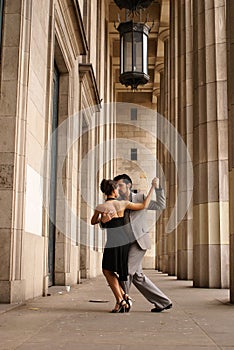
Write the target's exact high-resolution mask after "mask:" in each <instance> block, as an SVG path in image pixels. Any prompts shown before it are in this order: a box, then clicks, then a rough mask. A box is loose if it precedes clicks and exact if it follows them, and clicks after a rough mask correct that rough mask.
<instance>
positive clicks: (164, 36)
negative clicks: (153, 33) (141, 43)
mask: <svg viewBox="0 0 234 350" xmlns="http://www.w3.org/2000/svg"><path fill="white" fill-rule="evenodd" d="M169 36H170V29H169V27H163V28H160V29H159V34H158V37H159V39H160V40H161V41H163V42H164V41H166V40H168V39H169Z"/></svg>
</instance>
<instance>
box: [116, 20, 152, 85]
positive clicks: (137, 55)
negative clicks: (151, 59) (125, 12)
mask: <svg viewBox="0 0 234 350" xmlns="http://www.w3.org/2000/svg"><path fill="white" fill-rule="evenodd" d="M117 30H118V31H119V33H120V78H119V80H120V82H121V84H123V85H125V86H131V87H132V89H133V90H135V89H137V86H138V85H144V84H146V83H147V82H148V81H149V78H150V77H149V75H148V34H149V30H150V28H149V27H148V26H147V24H145V23H134V22H133V21H128V22H123V23H120V24H119V26H118V28H117Z"/></svg>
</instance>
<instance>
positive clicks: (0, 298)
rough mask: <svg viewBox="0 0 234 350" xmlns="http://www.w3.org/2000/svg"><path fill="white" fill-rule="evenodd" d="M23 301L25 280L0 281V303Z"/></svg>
mask: <svg viewBox="0 0 234 350" xmlns="http://www.w3.org/2000/svg"><path fill="white" fill-rule="evenodd" d="M23 301H25V280H16V281H0V303H6V304H11V303H22V302H23Z"/></svg>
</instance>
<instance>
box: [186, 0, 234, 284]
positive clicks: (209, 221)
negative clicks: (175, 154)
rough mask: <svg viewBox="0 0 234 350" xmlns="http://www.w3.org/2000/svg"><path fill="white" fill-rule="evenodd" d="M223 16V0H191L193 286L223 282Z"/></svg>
mask: <svg viewBox="0 0 234 350" xmlns="http://www.w3.org/2000/svg"><path fill="white" fill-rule="evenodd" d="M225 20H226V19H225V0H210V1H204V0H196V1H193V39H194V63H193V67H194V74H193V77H194V104H193V106H194V107H193V121H194V155H193V159H194V181H195V184H194V209H193V215H194V221H193V223H194V224H193V230H194V235H193V237H194V243H193V247H194V264H193V267H194V286H195V287H210V288H227V287H228V283H229V254H228V253H229V246H228V243H229V227H228V222H229V217H228V212H229V204H228V199H229V198H228V144H227V74H226V30H225V29H226V28H225Z"/></svg>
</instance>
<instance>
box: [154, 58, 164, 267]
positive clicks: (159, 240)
mask: <svg viewBox="0 0 234 350" xmlns="http://www.w3.org/2000/svg"><path fill="white" fill-rule="evenodd" d="M156 70H157V72H158V73H159V75H160V92H159V94H158V97H157V112H158V113H159V114H162V111H163V105H164V63H163V62H158V63H157V64H156ZM161 132H162V130H161V129H160V128H158V127H157V133H158V134H160V133H161ZM159 137H160V135H159ZM157 158H158V162H159V164H160V165H161V167H162V169H163V171H164V157H163V145H162V144H161V143H160V142H158V143H157ZM157 175H158V176H159V177H161V176H160V174H158V173H157ZM163 185H164V184H163ZM163 215H164V211H163V212H162V214H161V216H160V217H159V219H158V221H157V228H156V230H157V236H156V268H157V269H158V270H159V271H162V255H163V232H164V231H165V227H164V220H163Z"/></svg>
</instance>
